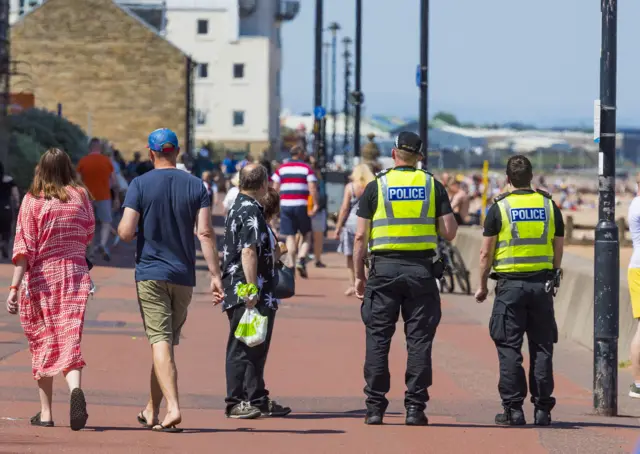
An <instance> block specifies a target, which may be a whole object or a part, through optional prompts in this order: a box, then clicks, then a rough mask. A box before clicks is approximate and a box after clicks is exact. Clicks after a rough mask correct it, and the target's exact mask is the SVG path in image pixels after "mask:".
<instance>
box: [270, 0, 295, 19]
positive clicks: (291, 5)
mask: <svg viewBox="0 0 640 454" xmlns="http://www.w3.org/2000/svg"><path fill="white" fill-rule="evenodd" d="M299 12H300V2H299V1H282V0H281V1H280V2H279V3H278V12H277V13H276V19H277V20H278V21H282V22H284V21H290V20H293V19H295V17H296V16H297V15H298V13H299Z"/></svg>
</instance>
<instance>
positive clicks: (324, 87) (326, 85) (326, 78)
mask: <svg viewBox="0 0 640 454" xmlns="http://www.w3.org/2000/svg"><path fill="white" fill-rule="evenodd" d="M322 47H323V49H324V62H323V63H322V73H323V75H324V77H323V80H322V90H323V92H324V93H323V95H322V103H321V104H322V105H323V106H326V105H327V103H328V102H329V49H331V43H324V44H322Z"/></svg>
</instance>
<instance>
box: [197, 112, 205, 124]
mask: <svg viewBox="0 0 640 454" xmlns="http://www.w3.org/2000/svg"><path fill="white" fill-rule="evenodd" d="M196 123H197V124H198V125H199V126H202V125H206V124H207V113H206V112H205V111H203V110H200V109H198V110H196Z"/></svg>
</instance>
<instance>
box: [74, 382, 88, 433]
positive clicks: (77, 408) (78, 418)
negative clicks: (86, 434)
mask: <svg viewBox="0 0 640 454" xmlns="http://www.w3.org/2000/svg"><path fill="white" fill-rule="evenodd" d="M87 419H89V414H88V413H87V401H86V400H85V398H84V393H83V392H82V390H81V389H80V388H76V389H74V390H73V391H71V399H70V405H69V421H70V423H71V424H70V426H71V430H73V431H77V430H80V429H84V427H85V426H86V425H87Z"/></svg>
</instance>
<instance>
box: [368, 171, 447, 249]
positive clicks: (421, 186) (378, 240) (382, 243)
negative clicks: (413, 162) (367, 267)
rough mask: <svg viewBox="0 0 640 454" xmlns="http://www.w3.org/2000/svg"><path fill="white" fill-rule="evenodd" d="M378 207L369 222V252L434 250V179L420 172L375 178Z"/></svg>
mask: <svg viewBox="0 0 640 454" xmlns="http://www.w3.org/2000/svg"><path fill="white" fill-rule="evenodd" d="M376 181H377V184H378V206H377V207H376V212H375V213H374V215H373V219H372V220H371V235H370V241H369V249H370V250H371V251H372V252H376V251H427V250H431V249H435V248H436V243H437V233H436V203H435V199H436V195H435V184H434V181H435V179H434V178H433V176H432V175H431V174H429V173H428V172H425V171H424V170H420V169H413V168H412V169H406V170H404V169H390V170H387V171H384V172H382V173H380V174H378V176H377V178H376Z"/></svg>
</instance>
